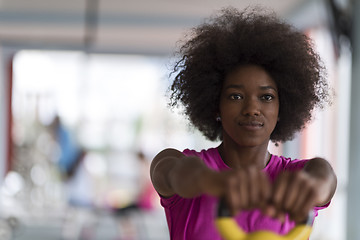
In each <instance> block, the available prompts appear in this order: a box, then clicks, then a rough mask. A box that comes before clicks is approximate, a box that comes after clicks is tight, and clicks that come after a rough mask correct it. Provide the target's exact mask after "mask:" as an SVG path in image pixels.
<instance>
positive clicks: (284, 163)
mask: <svg viewBox="0 0 360 240" xmlns="http://www.w3.org/2000/svg"><path fill="white" fill-rule="evenodd" d="M308 161H309V159H291V158H288V157H284V156H277V155H272V157H271V159H270V162H269V164H268V165H267V166H266V167H265V168H264V171H265V172H267V173H268V174H269V176H270V177H271V178H275V177H276V176H277V175H278V174H279V173H280V172H282V171H284V170H287V171H298V170H301V169H303V168H304V166H305V164H306V163H307V162H308Z"/></svg>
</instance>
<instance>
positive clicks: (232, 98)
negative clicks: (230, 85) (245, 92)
mask: <svg viewBox="0 0 360 240" xmlns="http://www.w3.org/2000/svg"><path fill="white" fill-rule="evenodd" d="M230 99H231V100H241V99H243V96H241V95H240V94H231V95H230Z"/></svg>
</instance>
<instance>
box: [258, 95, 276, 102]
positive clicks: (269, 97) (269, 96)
mask: <svg viewBox="0 0 360 240" xmlns="http://www.w3.org/2000/svg"><path fill="white" fill-rule="evenodd" d="M274 98H275V97H274V96H273V95H271V94H265V95H263V96H261V99H262V100H265V101H267V102H270V101H271V100H273V99H274Z"/></svg>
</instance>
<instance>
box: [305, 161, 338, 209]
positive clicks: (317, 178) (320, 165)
mask: <svg viewBox="0 0 360 240" xmlns="http://www.w3.org/2000/svg"><path fill="white" fill-rule="evenodd" d="M304 171H305V172H306V173H307V174H308V175H309V176H310V177H311V178H312V179H313V180H314V184H315V185H316V189H317V190H318V193H319V194H318V199H317V206H322V205H325V204H326V203H328V202H329V201H330V200H331V199H332V197H333V195H334V193H335V190H336V185H337V179H336V175H335V173H334V170H333V169H332V167H331V165H330V164H329V163H328V162H327V161H326V160H325V159H322V158H313V159H311V160H309V161H308V162H307V163H306V165H305V167H304Z"/></svg>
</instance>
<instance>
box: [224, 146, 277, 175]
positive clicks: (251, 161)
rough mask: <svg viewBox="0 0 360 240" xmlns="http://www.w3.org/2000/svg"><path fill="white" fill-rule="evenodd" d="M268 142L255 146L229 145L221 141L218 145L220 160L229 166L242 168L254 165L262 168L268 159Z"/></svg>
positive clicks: (269, 155)
mask: <svg viewBox="0 0 360 240" xmlns="http://www.w3.org/2000/svg"><path fill="white" fill-rule="evenodd" d="M267 148H268V144H265V145H260V146H256V147H239V146H238V147H235V148H234V147H231V146H229V145H227V144H226V143H224V142H222V143H221V144H220V146H219V147H218V150H219V153H220V156H221V158H222V160H223V161H224V162H225V163H226V165H228V166H229V167H230V168H234V169H236V168H243V167H247V166H250V165H256V166H258V167H259V168H261V169H263V168H264V167H265V166H266V165H267V163H268V162H269V160H270V157H271V154H270V153H269V152H268V150H267Z"/></svg>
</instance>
